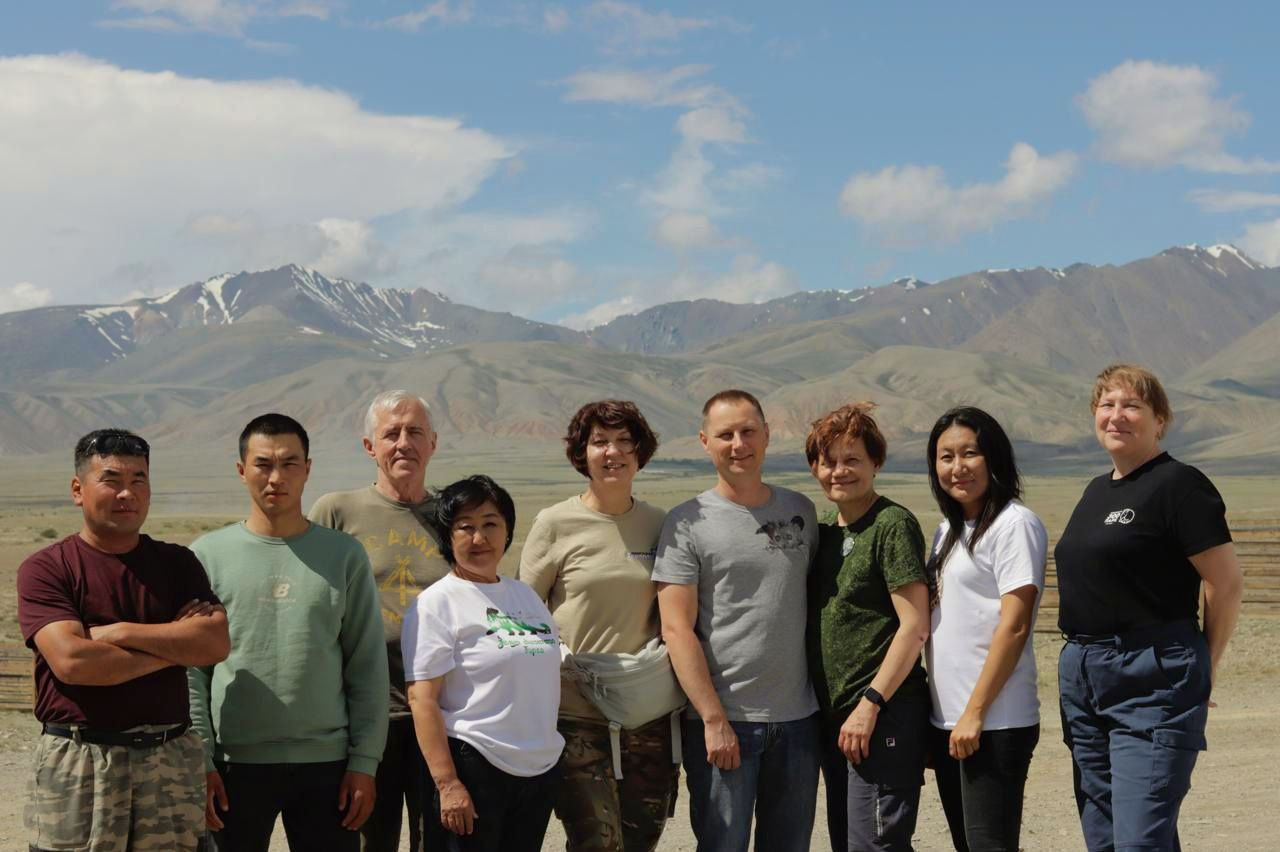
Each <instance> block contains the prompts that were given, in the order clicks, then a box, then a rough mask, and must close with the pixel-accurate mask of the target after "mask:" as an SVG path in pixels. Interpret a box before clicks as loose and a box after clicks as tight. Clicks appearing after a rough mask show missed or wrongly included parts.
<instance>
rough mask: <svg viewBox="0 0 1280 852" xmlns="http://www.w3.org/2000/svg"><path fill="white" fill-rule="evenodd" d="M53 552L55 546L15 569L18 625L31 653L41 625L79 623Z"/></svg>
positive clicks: (67, 580)
mask: <svg viewBox="0 0 1280 852" xmlns="http://www.w3.org/2000/svg"><path fill="white" fill-rule="evenodd" d="M57 550H58V549H57V547H56V546H55V547H50V548H46V549H44V550H42V551H40V552H39V553H35V554H32V555H31V556H29V557H27V559H26V561H24V562H23V563H22V566H21V567H19V568H18V625H19V627H20V628H21V630H22V638H23V641H25V642H26V643H27V647H28V648H31V649H34V648H35V635H36V634H37V633H39V632H40V628H42V627H44V626H45V625H48V624H53V623H54V622H56V621H80V620H81V615H80V609H79V607H78V606H77V605H76V600H75V595H74V591H73V590H72V588H71V578H70V577H69V576H68V575H67V570H66V568H65V566H64V565H63V564H62V560H61V559H59V558H58V555H57Z"/></svg>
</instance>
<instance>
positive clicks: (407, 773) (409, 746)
mask: <svg viewBox="0 0 1280 852" xmlns="http://www.w3.org/2000/svg"><path fill="white" fill-rule="evenodd" d="M376 784H377V788H378V798H377V799H376V800H375V802H374V805H373V813H372V814H371V815H370V816H369V819H368V821H367V822H365V824H364V825H363V826H361V827H360V848H361V850H362V852H399V849H400V829H401V827H402V826H401V823H402V818H403V816H404V812H405V810H406V809H407V810H408V812H409V852H439V850H441V849H443V848H444V840H445V838H444V835H445V829H444V826H442V825H441V824H440V820H439V818H438V817H439V815H438V813H437V811H436V810H434V809H433V807H432V805H433V797H434V796H435V785H434V784H433V783H432V781H431V773H430V772H428V771H427V762H426V760H424V759H423V757H422V750H421V749H419V748H418V738H417V736H416V735H415V734H414V731H413V719H412V718H404V719H392V720H391V722H390V724H389V725H388V726H387V747H386V749H385V750H384V751H383V752H382V762H381V763H379V764H378V775H377V779H376Z"/></svg>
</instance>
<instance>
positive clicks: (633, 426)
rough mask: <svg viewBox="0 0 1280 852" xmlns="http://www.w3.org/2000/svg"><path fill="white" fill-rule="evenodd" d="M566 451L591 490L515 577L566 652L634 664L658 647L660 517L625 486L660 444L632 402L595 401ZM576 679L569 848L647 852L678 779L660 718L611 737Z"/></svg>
mask: <svg viewBox="0 0 1280 852" xmlns="http://www.w3.org/2000/svg"><path fill="white" fill-rule="evenodd" d="M564 441H565V455H566V456H567V457H568V459H569V462H570V464H572V465H573V466H574V468H575V469H576V470H577V471H578V472H579V473H581V474H582V475H583V476H585V477H586V478H587V487H586V489H585V490H584V491H583V492H582V493H581V494H579V495H576V496H573V497H570V498H569V499H568V500H565V501H563V502H560V503H557V504H556V505H554V506H551V507H549V508H547V509H544V510H542V511H541V512H539V513H538V516H537V518H535V519H534V522H533V527H532V529H530V530H529V535H528V538H527V539H526V540H525V545H524V549H523V551H522V552H521V558H520V570H519V572H518V576H519V577H520V579H521V580H524V581H525V582H527V583H529V585H530V586H532V587H533V590H534V591H535V592H537V594H538V595H539V596H540V597H542V598H543V599H544V600H545V601H546V602H547V604H548V605H549V607H550V609H551V613H552V615H553V617H554V618H555V620H556V624H557V626H558V627H559V629H560V635H561V637H562V639H563V641H564V644H565V647H566V648H567V649H568V651H569V652H570V654H572V655H575V657H578V658H585V655H600V654H623V655H633V654H637V653H639V652H641V651H642V650H644V649H645V648H646V647H648V646H656V645H657V639H658V634H659V626H658V605H657V596H656V591H655V587H654V584H653V582H652V580H651V579H650V574H651V573H652V572H653V558H654V554H655V551H656V548H657V543H658V534H659V533H660V532H661V531H662V522H663V520H664V518H665V516H666V513H665V512H663V511H662V510H661V509H658V508H656V507H654V506H651V505H649V504H648V503H645V502H643V501H640V500H636V499H635V498H634V497H633V496H632V493H631V487H632V483H633V482H634V480H635V476H636V474H637V473H639V472H640V470H641V469H642V468H643V467H644V466H645V464H646V463H648V461H649V459H650V458H652V457H653V453H654V451H655V450H656V449H657V446H658V438H657V436H656V435H654V433H653V430H652V429H650V428H649V424H648V422H647V421H646V420H645V418H644V415H643V414H641V413H640V410H639V409H638V408H637V407H636V406H635V404H634V403H632V402H626V401H622V400H601V401H598V402H591V403H588V404H586V405H584V406H582V408H580V409H579V410H578V412H577V413H576V414H574V416H573V418H572V420H570V422H569V427H568V429H567V430H566V433H565V438H564ZM658 662H659V664H661V661H658ZM667 667H668V669H669V664H668V666H667ZM573 675H574V671H573V669H572V668H571V667H568V666H567V667H566V670H565V676H564V678H563V684H562V691H561V699H560V719H559V730H560V733H561V734H562V735H563V736H564V738H565V750H564V756H563V758H562V759H561V764H560V769H561V782H560V785H559V787H558V789H557V793H556V801H555V809H556V815H557V816H558V817H559V818H560V820H561V822H562V823H563V824H564V828H565V834H566V836H567V838H568V843H567V848H568V849H569V850H570V852H574V850H591V851H592V852H609V851H611V852H649V850H653V849H654V848H656V847H657V844H658V839H659V838H660V837H661V835H662V829H663V826H664V824H665V822H666V819H667V814H668V813H669V811H670V808H671V804H672V802H673V800H674V796H675V787H676V782H677V778H678V775H679V766H678V764H676V763H674V762H673V760H672V745H671V728H670V725H669V723H668V720H667V717H666V716H665V715H663V716H659V717H657V718H654V719H645V720H643V721H642V722H641V723H639V724H638V726H637V727H634V728H630V729H627V728H623V729H621V730H618V731H617V736H616V739H615V738H613V737H611V733H610V724H609V723H610V720H609V719H607V718H606V717H605V716H604V714H603V713H602V711H601V710H600V709H599V708H598V707H597V706H596V705H595V704H594V703H593V701H592V700H591V699H590V698H589V697H588V696H587V695H586V694H585V693H584V690H582V689H581V688H580V686H579V681H578V680H575V678H574V677H573ZM672 680H673V681H674V675H672ZM671 709H674V708H671ZM615 751H616V752H617V754H615ZM619 775H620V776H621V777H618V776H619Z"/></svg>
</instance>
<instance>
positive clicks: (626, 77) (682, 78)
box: [564, 65, 741, 109]
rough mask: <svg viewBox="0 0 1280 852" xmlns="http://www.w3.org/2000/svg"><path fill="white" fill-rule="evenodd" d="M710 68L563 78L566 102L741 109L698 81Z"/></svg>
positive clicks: (620, 71)
mask: <svg viewBox="0 0 1280 852" xmlns="http://www.w3.org/2000/svg"><path fill="white" fill-rule="evenodd" d="M710 70H711V68H710V66H708V65H680V66H677V67H675V68H672V69H671V70H669V71H653V70H650V71H629V70H626V69H617V68H615V69H598V70H595V71H579V72H578V73H576V74H571V75H570V76H568V77H566V78H565V80H564V82H565V84H567V86H568V91H567V92H566V93H565V96H564V97H565V100H566V101H570V102H596V103H611V104H631V105H634V106H643V107H685V108H688V109H696V108H697V107H703V106H727V107H729V108H731V109H740V108H741V107H740V106H739V105H738V102H737V100H736V99H734V98H733V97H732V96H731V95H729V94H728V93H727V92H726V91H725V90H724V89H722V88H720V87H719V86H717V85H715V84H714V83H707V82H705V81H702V80H699V79H697V78H699V77H702V76H703V75H704V74H706V73H707V72H708V71H710Z"/></svg>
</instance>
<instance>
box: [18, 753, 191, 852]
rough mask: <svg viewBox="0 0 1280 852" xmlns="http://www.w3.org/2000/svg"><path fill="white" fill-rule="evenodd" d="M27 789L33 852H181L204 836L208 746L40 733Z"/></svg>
mask: <svg viewBox="0 0 1280 852" xmlns="http://www.w3.org/2000/svg"><path fill="white" fill-rule="evenodd" d="M27 789H28V800H27V807H26V811H25V813H24V814H23V821H24V823H25V825H26V828H27V832H28V834H29V836H30V837H31V849H32V850H33V852H45V850H48V851H49V852H54V850H78V852H126V850H128V852H134V850H136V852H143V850H149V852H177V850H195V849H197V848H199V843H200V838H201V837H202V836H203V835H204V747H203V745H201V742H200V738H199V737H198V736H196V735H195V734H194V733H192V732H190V731H188V732H187V733H186V734H184V735H182V736H181V737H178V738H177V739H176V740H172V741H170V742H167V743H165V744H164V745H161V746H155V747H154V748H129V747H127V746H103V745H94V744H92V743H76V742H74V741H73V740H70V739H67V738H66V737H55V736H53V735H52V734H42V735H41V736H40V741H39V743H38V744H37V746H36V757H35V772H34V774H33V777H32V778H31V781H30V783H29V784H28V787H27Z"/></svg>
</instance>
